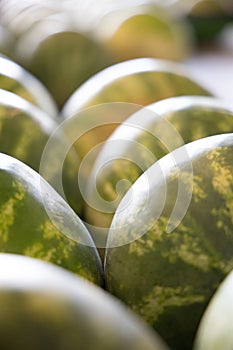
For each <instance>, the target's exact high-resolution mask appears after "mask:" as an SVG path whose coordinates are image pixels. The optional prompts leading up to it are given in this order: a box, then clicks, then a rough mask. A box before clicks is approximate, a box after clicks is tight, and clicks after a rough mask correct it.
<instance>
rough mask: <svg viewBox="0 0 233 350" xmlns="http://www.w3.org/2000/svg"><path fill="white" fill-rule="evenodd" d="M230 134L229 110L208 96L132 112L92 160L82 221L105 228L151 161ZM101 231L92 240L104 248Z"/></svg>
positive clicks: (232, 119) (232, 121) (175, 99)
mask: <svg viewBox="0 0 233 350" xmlns="http://www.w3.org/2000/svg"><path fill="white" fill-rule="evenodd" d="M229 132H233V109H232V108H230V107H229V108H228V107H227V106H226V105H225V104H224V103H222V102H221V101H219V100H217V99H215V98H213V97H203V96H179V97H172V98H168V99H164V100H162V101H159V102H156V103H154V104H151V105H148V106H146V108H144V109H141V110H139V111H137V112H136V113H135V114H133V115H132V116H130V117H129V118H128V119H126V120H125V122H124V123H123V124H121V125H119V126H118V128H117V129H116V131H115V132H114V133H113V134H112V135H111V136H110V137H109V138H108V139H107V141H106V143H105V145H103V148H102V149H101V151H100V153H99V155H98V157H97V158H96V161H95V163H94V165H93V168H92V172H91V173H90V175H89V177H88V184H87V188H86V191H85V205H84V207H85V208H84V213H85V215H84V216H85V220H86V222H87V223H88V224H89V225H92V226H93V232H94V231H95V230H94V227H98V228H101V227H105V228H108V227H109V226H110V224H111V220H112V217H113V215H114V212H115V210H116V208H117V207H118V205H119V202H120V201H121V199H122V197H123V196H124V194H125V193H126V191H127V190H128V189H129V187H130V186H131V185H132V184H133V183H134V182H135V181H136V180H137V178H138V177H139V176H140V175H141V174H142V173H143V172H144V171H145V170H146V169H147V168H149V166H151V165H152V164H153V163H154V162H155V161H156V160H158V159H160V158H161V157H163V156H164V155H166V154H167V153H169V152H170V151H172V150H173V149H175V148H177V147H179V146H181V145H183V144H185V143H188V142H191V141H194V140H198V139H200V138H203V137H207V136H211V135H216V134H222V133H229ZM123 181H124V184H125V186H123ZM120 182H122V186H121V187H119V186H118V184H120ZM100 231H101V230H100V229H99V231H98V230H97V232H96V234H95V233H94V234H95V235H96V237H95V240H96V241H99V244H102V246H104V244H105V243H104V237H105V238H106V234H107V230H105V232H103V234H102V235H101V234H100ZM102 231H104V230H102ZM99 235H101V239H102V240H103V242H101V239H98V236H99ZM102 236H103V237H102Z"/></svg>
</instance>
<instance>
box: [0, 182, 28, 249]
mask: <svg viewBox="0 0 233 350" xmlns="http://www.w3.org/2000/svg"><path fill="white" fill-rule="evenodd" d="M12 187H13V188H14V189H15V192H14V194H13V197H11V198H9V199H8V201H6V202H5V203H3V204H2V205H1V207H0V213H1V215H0V239H1V241H2V242H3V243H7V242H8V240H9V235H10V229H11V227H12V226H13V224H14V220H15V207H16V206H17V205H18V204H19V203H20V201H22V200H23V198H24V197H25V190H24V188H23V185H22V184H21V183H19V182H17V181H13V182H12Z"/></svg>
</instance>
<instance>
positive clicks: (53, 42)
mask: <svg viewBox="0 0 233 350" xmlns="http://www.w3.org/2000/svg"><path fill="white" fill-rule="evenodd" d="M111 62H112V61H111V60H110V57H109V54H108V53H107V52H106V50H105V49H104V47H103V46H102V45H100V44H99V43H97V42H96V41H95V40H94V39H93V38H91V37H89V36H88V35H87V34H85V33H81V32H80V33H79V32H77V31H63V32H58V33H55V34H53V35H49V36H48V37H46V38H45V39H43V40H42V42H40V43H39V45H38V47H36V49H35V51H34V52H33V53H32V55H31V57H30V59H28V62H27V63H26V67H27V69H28V70H29V71H30V72H31V73H32V74H34V75H35V76H36V77H37V78H38V79H40V80H41V81H42V82H43V84H44V85H45V86H46V87H47V89H48V90H49V91H50V93H51V94H52V96H53V98H54V99H55V101H56V103H57V105H58V106H59V108H61V107H62V106H63V105H64V103H65V101H66V100H67V99H68V98H69V96H70V95H71V94H72V93H73V92H74V91H75V89H77V88H78V86H79V85H81V84H82V83H84V81H85V80H87V79H88V78H90V77H91V76H92V75H93V74H95V73H97V72H98V71H99V70H101V69H103V68H105V67H106V66H108V65H109V64H111Z"/></svg>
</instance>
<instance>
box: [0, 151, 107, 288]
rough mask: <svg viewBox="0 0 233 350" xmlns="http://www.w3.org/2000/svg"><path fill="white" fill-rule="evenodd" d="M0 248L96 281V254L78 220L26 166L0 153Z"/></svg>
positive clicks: (98, 278)
mask: <svg viewBox="0 0 233 350" xmlns="http://www.w3.org/2000/svg"><path fill="white" fill-rule="evenodd" d="M0 193H1V196H0V208H1V210H0V252H10V253H17V254H22V255H27V256H31V257H36V258H39V259H42V260H46V261H50V262H52V263H54V264H57V265H60V266H63V267H64V268H67V269H68V270H71V271H73V272H74V273H77V274H78V275H81V276H83V277H85V278H87V279H89V280H91V281H92V282H93V283H96V284H102V282H103V281H102V273H101V265H100V259H99V255H98V253H97V250H96V247H95V246H94V243H93V240H92V238H91V236H90V234H89V232H88V231H87V229H86V227H85V226H84V224H83V222H82V221H81V219H80V218H79V217H78V216H77V214H75V212H74V211H73V210H72V209H71V207H70V206H69V205H68V204H67V203H66V202H65V201H64V199H63V198H62V197H61V196H60V195H59V194H58V193H57V192H56V191H55V190H54V189H53V188H52V187H51V186H50V185H49V184H48V183H47V182H46V181H45V180H44V179H43V178H42V177H41V176H40V175H39V174H38V173H37V172H36V171H34V170H33V169H32V168H30V167H28V166H27V165H26V164H24V163H22V162H21V161H19V160H17V159H15V158H13V157H11V156H8V155H6V154H3V153H1V154H0Z"/></svg>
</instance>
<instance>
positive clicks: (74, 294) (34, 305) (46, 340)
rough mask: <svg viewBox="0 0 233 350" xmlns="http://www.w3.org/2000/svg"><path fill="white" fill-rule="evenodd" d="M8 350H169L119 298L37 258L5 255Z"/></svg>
mask: <svg viewBox="0 0 233 350" xmlns="http://www.w3.org/2000/svg"><path fill="white" fill-rule="evenodd" d="M0 308H1V314H0V343H1V347H2V348H3V349H4V350H15V349H16V348H17V349H25V350H29V349H31V348H32V347H33V349H35V350H39V349H40V350H41V349H49V350H58V349H59V350H67V349H69V350H77V349H85V350H110V349H111V350H119V349H122V350H142V349H143V350H165V349H166V350H167V349H168V348H167V347H166V345H165V344H164V342H163V341H162V340H161V339H160V337H159V336H158V335H157V334H155V333H154V332H153V331H152V330H151V329H150V328H149V327H148V326H147V325H146V324H145V323H144V322H142V320H140V319H139V318H138V317H136V316H135V315H134V314H132V313H131V312H130V311H129V310H128V309H127V308H126V307H125V305H123V303H121V302H120V301H119V300H116V299H115V298H113V297H112V296H110V295H109V294H108V293H107V292H105V291H103V290H102V289H101V288H98V287H97V286H95V285H93V284H91V283H88V281H84V280H83V279H81V278H79V277H78V276H74V275H73V274H71V273H69V272H68V271H65V270H64V269H61V268H58V267H56V266H53V265H52V264H48V263H45V262H41V261H38V260H36V259H32V258H28V257H22V256H18V255H12V254H0Z"/></svg>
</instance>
